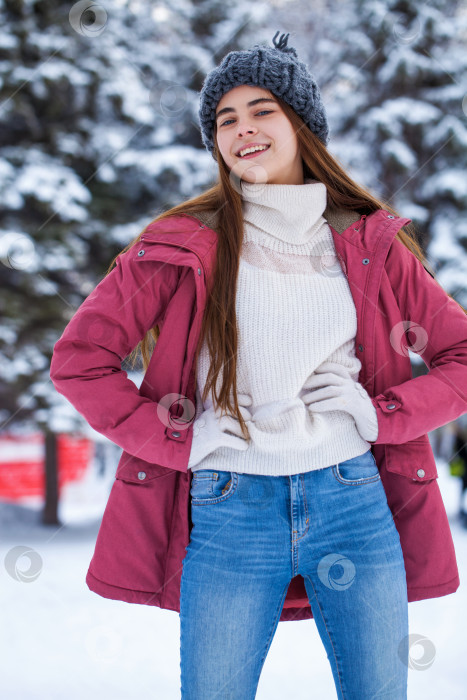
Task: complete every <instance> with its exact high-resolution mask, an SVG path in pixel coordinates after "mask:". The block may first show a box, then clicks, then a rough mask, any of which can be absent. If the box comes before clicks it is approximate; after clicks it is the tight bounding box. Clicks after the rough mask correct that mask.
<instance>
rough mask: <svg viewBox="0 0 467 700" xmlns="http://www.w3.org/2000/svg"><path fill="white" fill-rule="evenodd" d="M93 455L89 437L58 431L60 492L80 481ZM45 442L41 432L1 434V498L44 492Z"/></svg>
mask: <svg viewBox="0 0 467 700" xmlns="http://www.w3.org/2000/svg"><path fill="white" fill-rule="evenodd" d="M93 457H94V443H93V442H92V441H91V440H88V439H87V438H82V437H75V436H73V435H66V434H59V435H57V466H58V493H59V496H60V494H61V491H62V489H63V487H64V485H65V484H67V483H68V482H70V481H79V480H80V479H82V478H83V476H84V474H85V472H86V469H87V468H88V466H89V465H90V464H91V460H92V459H93ZM44 489H45V444H44V435H43V434H42V433H31V434H29V435H21V436H18V435H10V434H5V433H4V434H2V435H0V500H5V501H18V500H21V499H22V498H27V497H29V496H42V497H44V495H45V490H44Z"/></svg>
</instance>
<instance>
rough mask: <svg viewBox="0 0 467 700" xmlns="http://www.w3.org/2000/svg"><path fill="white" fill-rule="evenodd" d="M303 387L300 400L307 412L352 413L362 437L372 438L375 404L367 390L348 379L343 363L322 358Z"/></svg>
mask: <svg viewBox="0 0 467 700" xmlns="http://www.w3.org/2000/svg"><path fill="white" fill-rule="evenodd" d="M317 387H322V388H317ZM309 389H312V391H309ZM306 390H307V393H306V394H304V396H303V397H302V401H303V402H304V403H305V404H306V405H307V406H308V407H309V409H310V410H311V412H314V413H323V412H325V411H346V412H347V413H350V415H351V416H353V418H354V420H355V424H356V426H357V430H358V432H359V433H360V435H361V436H362V438H363V439H364V440H367V441H369V442H374V441H375V440H376V438H377V436H378V418H377V414H376V408H375V407H374V406H373V403H372V401H371V398H370V396H369V394H368V393H367V391H366V390H365V389H364V388H363V386H362V385H361V384H359V383H358V382H356V381H354V380H353V379H352V377H351V376H350V373H349V372H348V370H346V368H345V367H343V366H342V365H340V364H338V363H337V362H323V363H322V364H321V365H320V366H319V367H318V368H317V369H316V370H315V371H314V373H313V375H312V376H311V377H310V378H309V379H307V382H306Z"/></svg>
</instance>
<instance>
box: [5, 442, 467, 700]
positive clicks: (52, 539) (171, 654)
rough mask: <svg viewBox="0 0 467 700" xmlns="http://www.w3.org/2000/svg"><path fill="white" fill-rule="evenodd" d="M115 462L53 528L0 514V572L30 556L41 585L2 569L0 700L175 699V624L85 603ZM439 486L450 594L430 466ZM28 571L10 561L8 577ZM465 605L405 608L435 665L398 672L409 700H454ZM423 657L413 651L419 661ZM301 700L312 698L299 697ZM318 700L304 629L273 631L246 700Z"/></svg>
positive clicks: (327, 679) (458, 690)
mask: <svg viewBox="0 0 467 700" xmlns="http://www.w3.org/2000/svg"><path fill="white" fill-rule="evenodd" d="M116 464H117V456H116V454H113V456H112V457H111V458H110V459H109V458H108V459H107V464H106V470H105V473H104V476H103V477H98V476H97V469H96V468H95V466H94V468H93V469H90V470H89V472H88V473H87V476H86V478H85V480H84V481H83V482H81V483H76V484H74V485H71V484H70V485H69V486H68V488H67V489H66V491H65V492H64V495H63V498H62V502H61V505H60V511H59V514H60V519H61V522H62V523H63V524H62V525H61V526H58V527H53V526H43V525H38V524H37V517H38V506H37V505H36V506H35V508H34V507H33V505H30V507H29V508H24V507H21V506H11V505H6V504H3V505H1V506H0V526H1V529H2V541H1V546H0V555H1V557H2V561H4V560H5V557H6V555H7V553H8V552H10V550H12V548H13V547H17V546H24V547H27V548H31V549H32V550H35V551H36V552H38V554H39V556H40V563H41V571H40V575H39V576H38V577H37V578H36V579H35V580H31V582H29V583H26V582H21V581H18V580H15V579H14V578H13V577H12V576H11V575H10V574H9V573H8V572H7V571H6V569H5V568H4V569H3V576H2V586H1V593H0V604H1V607H2V611H3V619H2V626H1V631H0V655H1V658H2V661H3V670H2V691H3V692H2V695H3V697H5V698H8V700H24V698H26V697H31V698H34V700H42V698H43V699H44V700H63V698H64V697H67V698H68V700H82V698H83V697H87V698H89V700H95V699H96V700H97V698H99V700H128V698H130V697H144V698H146V697H148V698H149V697H154V698H158V699H159V698H160V699H161V700H172V699H173V700H176V699H177V698H180V646H179V615H178V613H176V612H174V611H170V610H161V609H160V608H156V607H149V606H143V605H133V604H128V603H123V602H120V601H113V600H107V599H105V598H101V597H100V596H98V595H96V594H95V593H92V592H91V591H90V590H89V589H88V587H87V585H86V583H85V575H86V572H87V568H88V565H89V562H90V560H91V557H92V554H93V551H94V544H95V540H96V536H97V532H98V527H99V522H100V518H101V515H102V512H103V508H104V505H105V503H106V501H107V498H108V494H109V492H110V488H111V485H112V482H113V472H114V471H115V466H116ZM438 470H439V474H440V476H439V486H440V488H441V493H442V496H443V500H444V503H445V506H446V510H447V513H448V517H449V521H450V526H451V530H452V533H453V537H454V542H455V548H456V554H457V558H458V565H459V571H460V578H461V582H464V581H465V577H466V576H467V530H463V529H462V528H461V526H460V524H459V522H458V520H457V517H456V514H457V508H458V504H459V484H458V480H457V479H453V478H452V477H450V476H449V474H448V469H447V464H446V463H445V462H444V461H438ZM28 567H29V560H28V559H27V558H26V557H22V558H20V559H19V560H18V566H17V577H18V578H21V576H22V575H25V572H26V571H27V569H28ZM466 613H467V593H466V591H465V588H464V587H463V586H462V585H461V587H460V588H459V589H458V591H457V592H456V593H454V594H451V595H448V596H443V597H441V598H434V599H430V600H425V601H418V602H415V603H410V604H409V624H410V628H409V629H410V633H411V634H414V635H420V636H424V637H426V638H428V640H430V641H431V642H432V643H433V644H434V647H435V651H436V655H435V660H434V663H433V664H432V665H431V666H430V667H429V668H426V669H425V670H423V671H422V670H415V669H409V691H408V700H438V698H439V697H443V696H444V697H449V698H461V697H465V687H466V683H467V674H466V670H465V669H466V666H465V663H464V656H465V632H464V627H465V623H464V621H465V619H466ZM421 653H422V647H421V646H420V645H416V646H413V647H412V650H411V656H412V658H413V659H414V661H416V660H417V659H419V658H420V656H421ZM310 689H312V690H310ZM285 697H293V698H294V700H310V697H314V698H320V699H323V700H326V699H327V698H335V697H336V692H335V688H334V682H333V679H332V673H331V669H330V666H329V662H328V660H327V657H326V653H325V651H324V647H323V645H322V642H321V640H320V638H319V635H318V633H317V630H316V626H315V623H314V621H313V620H303V621H298V622H281V623H280V624H279V626H278V628H277V631H276V634H275V637H274V639H273V642H272V645H271V648H270V650H269V653H268V656H267V657H266V661H265V664H264V667H263V670H262V673H261V677H260V681H259V686H258V693H257V696H256V698H257V700H283V698H285Z"/></svg>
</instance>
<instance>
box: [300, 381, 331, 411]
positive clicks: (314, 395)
mask: <svg viewBox="0 0 467 700" xmlns="http://www.w3.org/2000/svg"><path fill="white" fill-rule="evenodd" d="M338 396H341V391H340V389H339V387H338V386H325V387H323V388H322V389H315V390H314V391H310V392H308V393H306V394H305V395H304V396H303V398H302V401H303V403H304V404H306V405H307V406H308V405H309V404H311V403H315V402H316V401H322V400H323V399H333V398H337V397H338Z"/></svg>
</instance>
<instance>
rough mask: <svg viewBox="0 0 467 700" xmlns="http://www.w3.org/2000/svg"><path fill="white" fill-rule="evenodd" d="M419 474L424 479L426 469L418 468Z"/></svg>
mask: <svg viewBox="0 0 467 700" xmlns="http://www.w3.org/2000/svg"><path fill="white" fill-rule="evenodd" d="M417 476H419V477H420V479H422V478H423V477H424V476H425V470H424V469H417Z"/></svg>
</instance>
